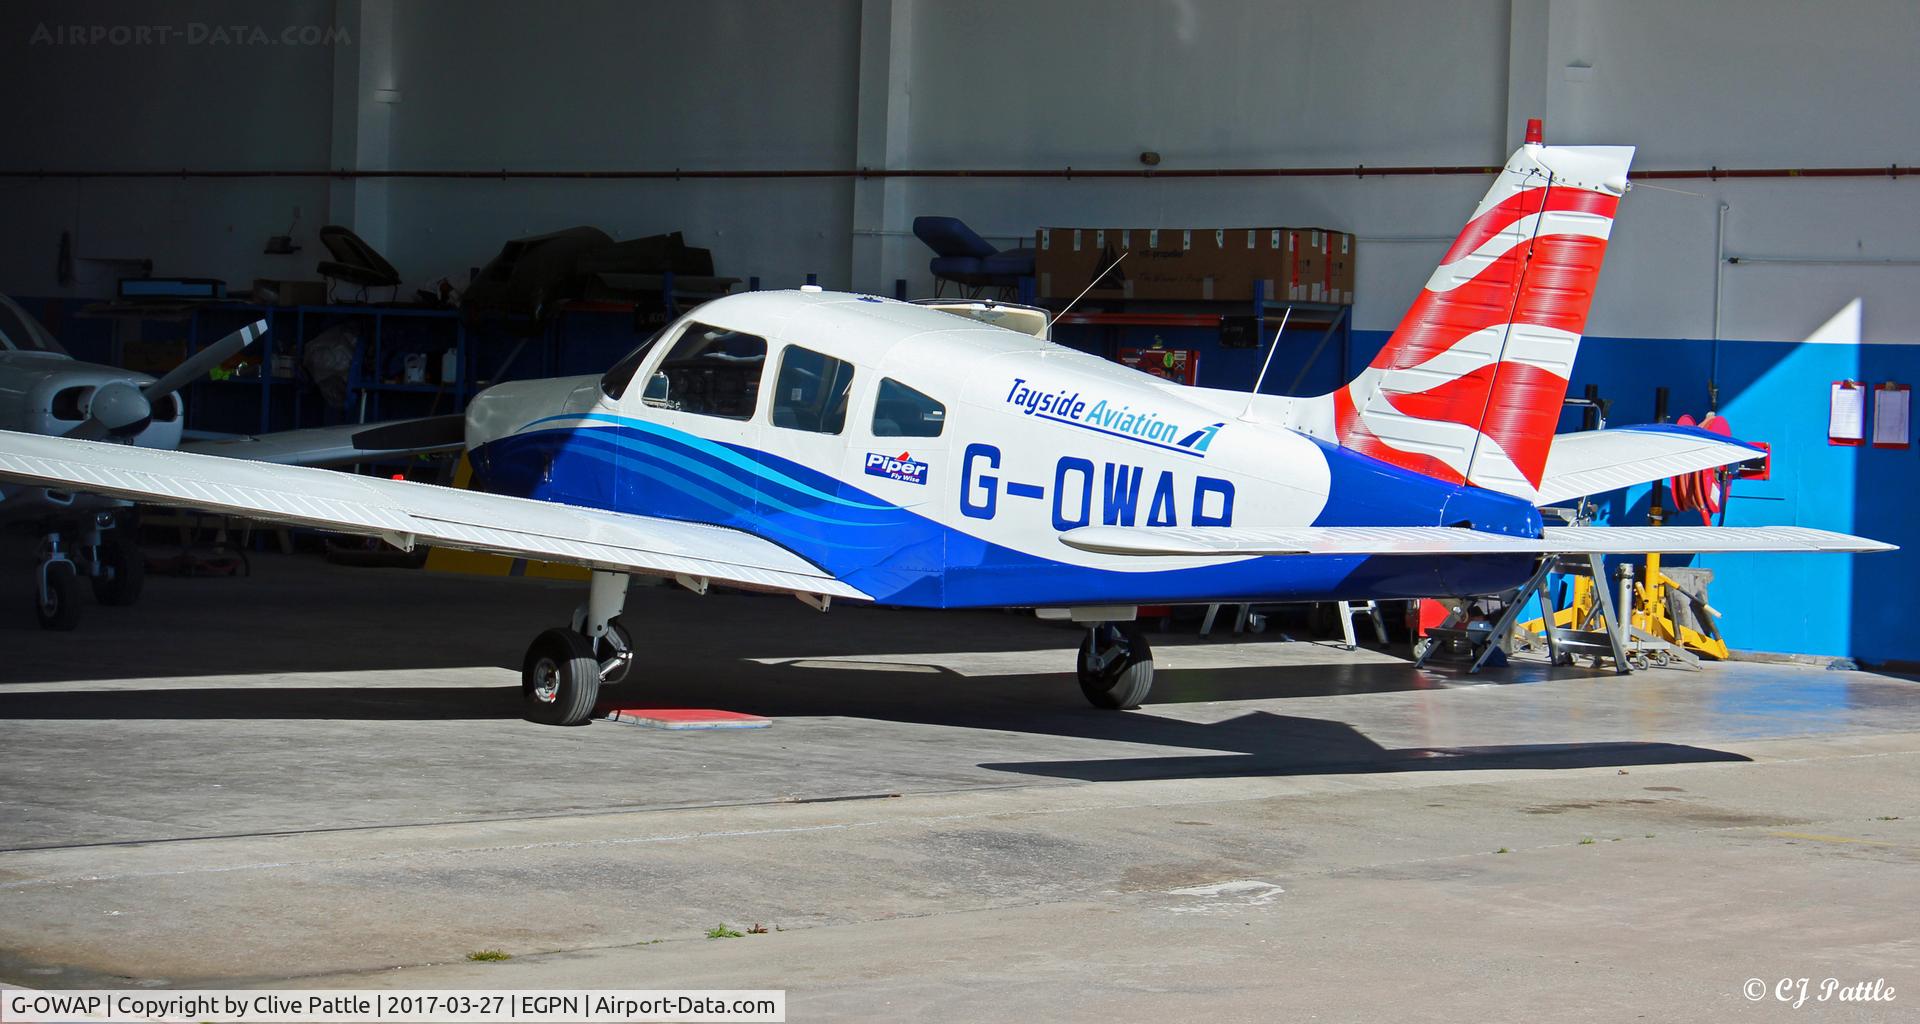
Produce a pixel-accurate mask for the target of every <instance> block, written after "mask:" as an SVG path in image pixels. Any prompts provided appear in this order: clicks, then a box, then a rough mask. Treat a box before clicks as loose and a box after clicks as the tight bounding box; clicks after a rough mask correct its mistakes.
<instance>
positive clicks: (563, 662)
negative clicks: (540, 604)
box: [520, 572, 633, 725]
mask: <svg viewBox="0 0 1920 1024" xmlns="http://www.w3.org/2000/svg"><path fill="white" fill-rule="evenodd" d="M626 601H627V577H626V575H625V574H624V573H617V572H595V573H594V574H593V580H592V582H591V583H589V584H588V588H587V603H586V604H584V605H582V606H580V608H579V609H578V610H576V611H575V612H574V613H573V623H572V625H570V626H565V627H556V628H554V629H549V630H547V631H546V632H544V633H542V634H540V635H539V636H538V637H535V638H534V641H533V644H532V646H530V647H528V648H527V656H526V659H525V661H523V662H522V663H521V667H520V692H521V695H522V697H523V698H524V700H525V702H526V706H527V719H528V720H529V721H534V722H541V723H544V724H547V725H579V724H581V723H583V722H585V721H586V720H587V719H589V718H591V717H593V708H594V705H595V704H596V703H597V702H598V701H599V698H600V685H601V684H602V683H607V684H613V683H618V682H620V681H621V680H622V679H625V678H626V676H627V672H628V670H629V669H631V668H632V667H633V642H632V638H631V637H630V636H629V635H628V634H627V631H626V629H625V627H623V626H621V625H620V624H619V623H618V622H615V621H613V620H614V618H615V616H618V615H619V614H620V611H621V609H622V608H623V607H625V606H626Z"/></svg>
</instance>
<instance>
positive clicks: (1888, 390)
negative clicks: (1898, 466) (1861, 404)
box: [1873, 381, 1913, 448]
mask: <svg viewBox="0 0 1920 1024" xmlns="http://www.w3.org/2000/svg"><path fill="white" fill-rule="evenodd" d="M1912 413H1913V391H1912V389H1910V388H1909V387H1908V386H1907V385H1905V384H1895V383H1894V382H1893V381H1888V382H1886V383H1885V384H1876V385H1874V388H1873V446H1874V447H1875V448H1906V447H1909V446H1910V444H1911V442H1910V440H1909V438H1910V437H1911V431H1910V429H1909V426H1910V423H1911V420H1912Z"/></svg>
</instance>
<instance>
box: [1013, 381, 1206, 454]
mask: <svg viewBox="0 0 1920 1024" xmlns="http://www.w3.org/2000/svg"><path fill="white" fill-rule="evenodd" d="M1007 404H1008V405H1012V406H1016V407H1018V408H1020V409H1021V410H1023V411H1025V412H1026V414H1027V415H1029V416H1038V417H1040V418H1041V419H1043V420H1052V421H1054V422H1055V423H1065V424H1067V425H1069V426H1074V427H1080V428H1082V429H1085V430H1091V431H1094V432H1095V433H1099V434H1106V435H1108V436H1110V437H1117V438H1120V439H1122V440H1126V441H1138V442H1139V443H1141V444H1147V445H1152V446H1153V447H1155V448H1164V449H1166V450H1167V451H1171V452H1179V453H1180V454H1182V455H1192V456H1194V457H1195V458H1201V459H1204V458H1206V457H1207V446H1208V445H1210V444H1212V443H1213V435H1214V434H1216V433H1219V431H1220V428H1221V427H1224V426H1226V423H1224V422H1221V423H1210V424H1208V425H1206V426H1204V427H1200V428H1199V429H1197V430H1182V429H1180V424H1178V423H1175V422H1174V421H1172V420H1168V419H1162V418H1161V417H1160V414H1159V413H1157V412H1154V411H1153V410H1151V409H1147V410H1136V409H1134V408H1133V406H1131V405H1126V404H1119V403H1114V402H1109V401H1107V400H1106V399H1104V398H1099V399H1095V400H1093V401H1091V402H1089V401H1088V400H1087V399H1086V398H1085V397H1083V396H1082V395H1081V393H1080V392H1078V391H1068V390H1067V389H1065V388H1059V389H1053V390H1043V389H1040V388H1036V387H1032V386H1030V385H1029V384H1028V383H1027V380H1026V378H1024V377H1015V378H1014V379H1013V387H1012V388H1009V389H1008V391H1007Z"/></svg>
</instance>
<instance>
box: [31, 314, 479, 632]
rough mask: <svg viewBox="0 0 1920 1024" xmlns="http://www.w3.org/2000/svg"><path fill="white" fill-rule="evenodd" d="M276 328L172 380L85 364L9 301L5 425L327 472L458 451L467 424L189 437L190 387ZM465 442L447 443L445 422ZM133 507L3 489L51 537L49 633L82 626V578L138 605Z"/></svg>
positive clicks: (106, 600) (38, 577) (73, 493)
mask: <svg viewBox="0 0 1920 1024" xmlns="http://www.w3.org/2000/svg"><path fill="white" fill-rule="evenodd" d="M266 332H267V322H266V321H265V320H257V321H255V322H253V323H251V324H248V325H247V326H245V327H242V328H240V329H239V330H237V331H235V332H233V333H232V334H229V335H227V336H226V337H224V338H222V339H220V340H219V341H216V342H214V343H213V344H211V345H208V346H207V347H206V348H203V349H201V350H200V351H199V352H196V353H194V354H193V355H192V356H190V357H189V358H188V359H186V360H185V361H183V362H182V363H181V364H180V365H179V366H176V367H174V368H173V369H172V370H170V371H168V372H167V374H166V375H165V376H163V377H159V378H155V377H152V376H150V375H148V374H144V373H136V372H134V371H132V370H122V369H120V368H118V367H113V366H101V365H98V364H95V363H84V362H81V361H79V360H77V359H74V358H73V357H72V356H70V355H68V354H67V351H66V349H64V348H62V347H60V343H59V342H58V341H56V340H54V337H53V335H52V334H50V333H48V331H47V329H46V328H45V327H44V326H42V325H41V323H40V321H38V320H36V319H34V318H33V315H32V314H30V313H28V312H27V311H26V310H24V309H22V308H20V306H19V305H18V304H16V303H15V302H14V301H13V300H12V299H10V298H7V297H6V296H5V295H0V429H4V430H13V431H22V432H26V433H31V434H42V435H45V436H48V437H68V438H81V439H89V440H102V441H112V442H116V443H119V444H125V445H131V446H134V447H138V448H146V449H174V448H178V449H181V450H185V451H201V452H209V453H213V454H219V455H230V456H234V457H238V458H249V459H264V460H267V461H272V462H282V463H290V464H298V465H309V466H323V465H338V464H345V463H352V462H367V461H372V460H374V459H377V458H379V457H382V456H392V455H401V454H409V453H412V452H416V451H435V450H440V449H444V448H447V447H450V446H451V447H458V445H459V440H458V425H459V417H457V416H455V417H435V418H431V419H426V420H403V421H399V422H395V423H385V424H372V425H351V426H345V427H319V428H311V429H307V430H289V431H283V432H281V433H277V434H265V435H260V436H258V437H240V438H223V439H217V440H207V439H189V438H185V437H184V436H183V432H182V430H181V427H182V424H184V423H185V422H186V405H185V402H184V397H183V396H182V395H181V394H180V391H181V390H182V389H183V388H185V387H186V386H187V385H188V384H191V383H192V382H194V381H195V380H199V379H201V378H204V377H205V376H206V375H207V373H208V371H210V370H212V369H213V368H214V367H216V366H219V365H220V364H222V363H224V362H226V361H227V360H228V359H230V358H232V357H233V356H235V355H237V354H238V353H239V352H240V351H241V350H242V349H245V348H246V347H247V346H248V345H251V344H253V342H254V341H255V340H257V339H259V338H260V337H262V336H264V335H265V334H266ZM449 421H450V422H451V425H452V426H453V427H454V436H453V437H452V438H451V440H449V439H448V438H447V437H446V434H447V431H446V429H445V428H446V427H447V426H448V425H449ZM131 505H132V502H129V501H126V500H124V499H119V498H112V497H106V496H102V495H99V494H95V493H91V492H86V491H79V490H75V489H73V488H68V487H61V486H58V485H55V486H6V485H4V484H0V524H6V525H16V524H26V525H28V526H30V527H32V528H34V529H35V530H37V531H38V532H39V533H40V534H41V542H40V559H39V565H38V566H37V568H36V570H35V573H34V577H35V579H34V582H35V591H36V592H35V602H34V608H35V611H36V613H37V614H38V616H39V619H40V624H41V625H42V626H43V627H45V628H48V629H72V628H73V627H74V626H75V625H77V624H78V622H79V612H80V602H79V597H80V593H79V586H80V585H79V579H80V577H82V576H85V577H87V578H89V579H90V580H91V581H92V584H93V592H94V598H95V599H96V600H98V601H99V602H100V603H102V604H109V605H128V604H132V603H134V601H135V600H137V599H138V598H139V596H140V590H141V585H142V582H143V580H144V575H143V569H144V563H143V562H142V560H141V558H140V556H139V552H138V550H137V549H136V548H135V547H134V546H133V545H132V544H131V543H129V542H125V541H122V540H120V539H118V538H117V537H116V536H115V535H114V534H113V533H111V532H110V531H112V530H113V529H114V527H115V526H116V524H117V522H118V517H119V515H120V513H121V512H122V511H124V510H125V509H126V508H128V507H130V506H131Z"/></svg>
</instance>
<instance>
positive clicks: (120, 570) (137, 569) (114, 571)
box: [93, 538, 147, 606]
mask: <svg viewBox="0 0 1920 1024" xmlns="http://www.w3.org/2000/svg"><path fill="white" fill-rule="evenodd" d="M99 552H100V565H99V569H100V573H99V574H98V575H96V576H94V577H93V597H94V600H96V601H99V602H100V603H101V604H106V605H123V606H124V605H130V604H132V603H133V602H135V601H137V600H139V599H140V589H141V588H142V587H144V586H146V583H147V559H146V556H145V555H142V554H141V553H140V549H139V548H137V547H135V546H134V545H132V544H129V543H127V542H126V541H124V540H120V539H118V538H116V539H114V540H108V541H102V542H101V543H100V546H99Z"/></svg>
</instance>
